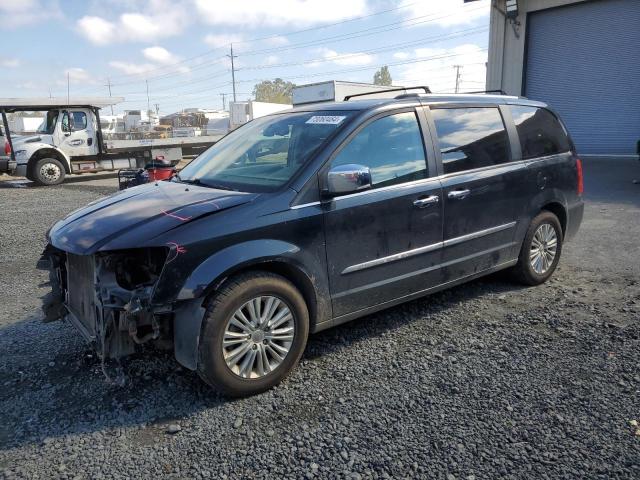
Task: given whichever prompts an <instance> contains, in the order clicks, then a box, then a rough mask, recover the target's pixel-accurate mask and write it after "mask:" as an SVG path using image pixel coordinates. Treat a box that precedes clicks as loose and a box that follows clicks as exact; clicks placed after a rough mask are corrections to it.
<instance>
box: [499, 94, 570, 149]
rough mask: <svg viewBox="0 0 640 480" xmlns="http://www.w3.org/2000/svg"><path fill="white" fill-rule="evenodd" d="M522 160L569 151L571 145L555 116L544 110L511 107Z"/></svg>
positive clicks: (522, 106)
mask: <svg viewBox="0 0 640 480" xmlns="http://www.w3.org/2000/svg"><path fill="white" fill-rule="evenodd" d="M511 116H512V117H513V122H514V123H515V125H516V131H517V132H518V138H519V139H520V148H521V149H522V158H523V159H525V160H526V159H528V158H535V157H544V156H547V155H555V154H556V153H562V152H568V151H569V150H571V143H570V141H569V138H568V137H567V134H566V133H565V131H564V128H563V127H562V125H561V124H560V122H559V121H558V119H557V118H556V116H555V115H554V114H553V113H551V112H550V111H549V110H547V109H545V108H538V107H530V106H526V105H511Z"/></svg>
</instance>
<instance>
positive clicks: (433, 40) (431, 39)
mask: <svg viewBox="0 0 640 480" xmlns="http://www.w3.org/2000/svg"><path fill="white" fill-rule="evenodd" d="M487 30H489V28H488V27H476V28H472V29H468V30H460V31H458V32H452V33H449V34H445V35H437V36H434V37H427V38H423V39H420V40H413V41H411V42H403V43H396V44H394V45H387V46H385V47H382V48H374V49H370V50H364V51H362V52H358V53H347V54H344V55H336V56H333V57H322V58H314V59H311V60H303V61H299V62H287V63H275V64H271V65H258V66H253V67H252V66H249V67H242V68H240V69H239V70H261V69H267V68H278V67H290V66H298V65H307V64H313V63H321V62H333V61H336V60H344V59H349V58H357V57H359V56H363V55H367V54H370V53H381V52H387V51H391V50H395V49H397V48H405V47H409V46H417V45H421V44H423V43H425V42H431V43H437V42H439V41H442V40H450V39H452V38H460V37H466V36H469V35H475V34H477V33H481V32H485V31H487ZM462 33H464V35H461V34H462Z"/></svg>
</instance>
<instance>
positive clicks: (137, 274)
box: [104, 247, 169, 290]
mask: <svg viewBox="0 0 640 480" xmlns="http://www.w3.org/2000/svg"><path fill="white" fill-rule="evenodd" d="M168 253H169V250H168V249H167V248H165V247H159V248H145V249H131V250H120V251H118V252H109V253H106V254H104V262H105V266H106V267H107V268H108V269H109V270H111V271H112V272H114V274H115V277H116V281H117V283H118V285H119V286H120V287H122V288H124V289H126V290H135V289H137V288H142V287H146V286H150V285H153V284H154V283H156V281H157V280H158V277H159V276H160V273H161V272H162V268H163V266H164V263H165V261H166V259H167V255H168Z"/></svg>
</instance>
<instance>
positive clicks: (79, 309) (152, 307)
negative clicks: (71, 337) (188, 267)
mask: <svg viewBox="0 0 640 480" xmlns="http://www.w3.org/2000/svg"><path fill="white" fill-rule="evenodd" d="M168 254H169V250H168V249H166V248H148V249H132V250H126V251H118V252H106V253H97V254H95V255H75V254H71V253H66V252H63V251H60V250H58V249H55V248H54V247H52V246H48V247H47V249H46V250H45V252H44V254H43V257H42V259H41V261H40V262H39V264H38V267H39V268H46V269H48V270H49V279H50V283H51V292H50V293H49V294H48V295H47V296H46V297H44V299H43V300H44V302H43V311H44V321H45V322H50V321H54V320H59V319H65V320H68V321H69V322H70V323H71V324H73V325H74V326H75V327H76V328H77V330H78V331H79V332H80V333H81V334H82V336H83V337H84V338H85V339H86V340H87V341H88V342H90V343H91V344H92V345H93V346H94V348H95V349H96V351H97V353H98V355H99V356H100V357H101V358H102V360H103V361H104V360H106V359H119V358H121V357H124V356H127V355H130V354H132V353H134V352H135V350H136V345H139V344H144V343H147V342H151V341H153V342H154V343H156V345H157V346H160V347H165V348H167V347H169V346H170V345H171V343H172V318H173V311H172V309H173V305H172V304H166V305H165V304H153V303H152V298H153V293H154V288H155V285H156V284H157V281H158V278H159V277H160V275H161V273H162V270H163V267H164V264H165V261H166V258H167V256H168Z"/></svg>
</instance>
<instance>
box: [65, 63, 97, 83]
mask: <svg viewBox="0 0 640 480" xmlns="http://www.w3.org/2000/svg"><path fill="white" fill-rule="evenodd" d="M67 78H68V79H69V83H70V84H71V85H79V84H81V85H87V84H94V83H96V80H95V79H94V78H93V77H92V76H91V74H90V73H89V72H87V71H86V70H85V69H84V68H80V67H73V68H67V69H66V70H65V71H64V79H61V80H58V82H57V83H58V85H66V84H67Z"/></svg>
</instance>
